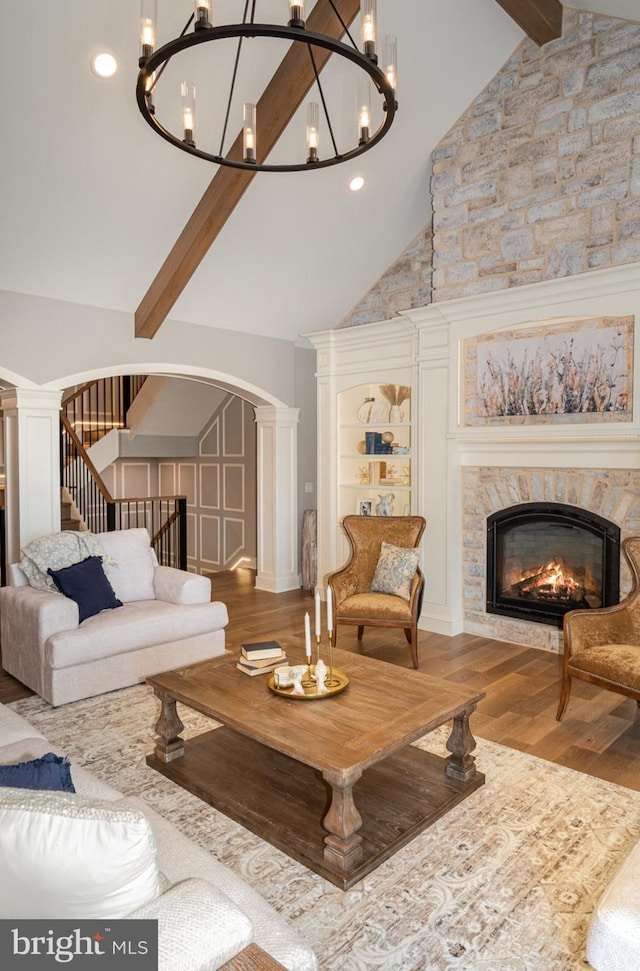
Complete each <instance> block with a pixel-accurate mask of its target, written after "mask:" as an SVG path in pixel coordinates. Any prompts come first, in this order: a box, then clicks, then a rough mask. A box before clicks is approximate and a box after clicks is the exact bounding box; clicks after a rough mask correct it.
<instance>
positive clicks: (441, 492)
mask: <svg viewBox="0 0 640 971" xmlns="http://www.w3.org/2000/svg"><path fill="white" fill-rule="evenodd" d="M602 317H633V318H634V319H635V320H637V321H640V263H632V264H627V265H624V266H618V267H613V268H607V269H604V270H593V271H591V272H589V273H586V274H581V275H579V276H573V277H565V278H562V279H558V280H550V281H545V282H543V283H537V284H531V285H527V286H521V287H517V288H513V289H510V290H501V291H494V292H491V293H487V294H485V295H479V296H478V295H476V296H474V297H469V298H462V299H458V300H452V301H447V302H443V303H439V304H432V305H429V306H427V307H420V308H416V309H411V310H405V311H402V312H401V314H400V318H401V319H398V318H394V319H392V320H389V321H385V322H382V323H378V324H371V325H363V326H361V327H353V328H349V329H348V331H338V332H335V331H334V332H327V334H326V342H327V344H328V346H331V350H332V356H331V360H330V361H329V358H328V356H327V355H326V354H324V353H323V350H324V347H323V344H324V343H325V342H324V341H323V339H322V337H323V336H325V335H319V334H318V335H314V337H315V338H316V340H315V341H314V343H316V346H317V347H318V349H319V376H320V375H324V377H325V378H326V377H330V375H331V374H333V375H336V376H337V375H340V374H341V373H342V374H344V373H345V370H350V369H351V368H352V367H353V366H354V365H355V364H356V362H357V361H358V360H359V359H360V360H362V359H363V358H364V359H366V360H367V361H369V362H371V355H372V352H375V351H377V352H378V353H379V359H378V360H379V366H380V367H381V368H384V362H385V359H386V357H387V354H388V356H389V360H390V361H391V362H392V363H391V368H392V369H393V366H394V364H396V363H397V362H396V361H395V360H393V358H394V355H393V354H389V353H388V352H389V350H390V346H389V343H388V338H389V335H390V334H391V333H393V329H394V325H395V328H396V335H397V341H398V344H397V347H396V351H398V350H400V348H402V358H403V364H404V365H405V366H408V367H409V368H411V369H412V371H413V373H414V374H415V375H416V377H415V385H414V387H413V394H412V400H413V402H414V407H413V408H412V416H414V421H415V439H414V441H415V453H416V454H415V459H414V475H415V478H416V481H415V483H414V489H415V492H416V496H417V501H416V511H417V512H419V513H421V514H422V515H424V516H425V517H426V519H427V529H426V532H425V536H424V539H423V543H422V545H423V570H424V572H425V577H426V585H425V599H424V604H423V610H422V616H421V619H420V627H421V628H422V629H424V630H430V631H435V632H438V633H443V634H449V635H454V634H457V633H460V632H462V631H464V630H474V631H476V632H478V631H479V628H478V626H477V625H476V624H473V623H471V622H470V620H469V618H470V616H473V615H472V613H470V610H469V598H470V597H474V596H475V597H476V601H477V600H478V589H477V588H476V589H475V590H473V589H471V590H470V589H469V584H468V582H467V580H466V579H465V577H466V576H467V575H468V562H469V560H470V558H471V557H472V554H471V553H470V550H469V548H468V546H465V543H468V541H469V540H468V536H467V533H466V532H465V525H464V524H465V516H467V515H468V512H466V511H465V510H466V506H467V504H468V497H467V496H465V490H467V492H468V481H467V480H465V476H466V475H467V474H468V472H469V471H470V470H486V469H489V470H490V469H494V470H497V471H498V472H499V476H500V482H505V481H510V482H511V488H512V491H513V490H514V486H513V481H512V480H511V478H510V472H513V473H514V474H515V473H518V474H520V476H521V478H522V477H524V478H526V476H527V473H529V478H531V477H532V476H533V478H534V479H535V488H536V489H538V491H539V488H548V489H553V490H556V489H557V490H558V491H559V492H560V494H562V492H563V489H564V485H563V481H564V480H566V481H567V482H569V483H571V488H572V490H573V491H574V492H575V490H576V485H575V476H576V474H582V475H583V476H586V477H588V482H589V483H592V482H593V481H597V480H598V470H603V472H604V473H606V475H604V476H603V478H607V482H608V484H609V486H610V487H611V488H612V489H613V490H614V491H615V490H616V489H617V490H618V491H620V490H619V489H618V485H617V479H618V478H619V479H620V480H621V481H622V480H623V479H624V477H625V475H626V476H627V480H628V478H629V475H631V476H633V475H634V471H635V470H638V482H637V483H636V482H635V479H634V487H633V488H630V487H628V486H627V492H628V493H629V495H627V496H626V498H623V499H622V500H620V501H619V502H618V501H617V500H616V502H618V504H617V505H616V506H615V508H616V509H618V510H620V515H622V514H623V512H622V511H624V510H627V511H629V515H631V511H632V507H633V503H632V501H631V498H630V497H631V496H632V495H633V494H635V488H636V485H637V484H640V354H639V353H636V354H635V355H634V375H633V387H634V389H635V393H636V396H638V398H637V400H636V402H635V404H634V406H633V413H632V418H631V420H628V421H620V422H618V421H611V422H602V421H600V422H594V423H589V422H587V423H584V424H577V423H570V422H566V423H565V422H553V421H551V422H549V423H546V424H545V423H537V422H531V423H529V424H520V425H511V424H506V423H505V424H504V425H500V424H492V425H490V426H481V425H473V426H465V425H464V424H463V420H462V416H463V414H464V404H465V402H464V400H463V397H462V396H463V393H464V380H463V378H464V375H463V374H462V361H463V354H462V350H463V342H464V341H465V340H467V339H469V338H474V337H478V336H480V335H482V334H487V333H491V332H495V331H502V330H513V329H524V328H527V327H544V326H546V325H547V324H549V325H551V324H557V323H558V322H560V321H563V322H566V321H571V320H585V319H590V318H602ZM383 334H384V338H385V340H386V341H387V344H386V346H385V347H384V348H383V347H382V345H381V343H380V340H379V339H380V337H381V336H382V335H383ZM336 338H338V339H336ZM342 343H344V345H345V353H344V360H343V355H342V353H341V344H342ZM409 348H411V349H412V350H413V351H414V354H415V356H414V357H413V358H412V359H411V360H409V359H408V358H407V351H408V349H409ZM356 366H357V365H356ZM390 380H392V379H390ZM328 405H329V402H328V401H326V400H319V423H320V427H319V440H320V441H322V442H324V443H325V445H330V444H331V442H334V443H335V429H332V428H331V422H332V421H335V410H334V409H332V408H331V407H325V406H328ZM324 457H325V459H326V457H327V456H326V454H325V456H324ZM329 465H330V463H329ZM319 468H320V469H322V468H323V465H322V464H321V463H320V462H319ZM536 470H540V474H538V472H537V471H536ZM553 470H558V471H557V473H556V472H554V471H553ZM563 470H564V471H563ZM545 471H546V474H545ZM614 472H615V476H613V478H612V473H614ZM616 476H617V478H616ZM514 481H515V480H514ZM540 482H543V483H544V485H543V486H540ZM550 483H551V484H550ZM332 485H333V483H332V481H331V479H330V477H329V478H328V480H327V482H326V483H325V484H324V488H323V489H322V490H321V491H322V492H323V493H324V494H325V495H328V494H330V492H331V489H332ZM523 488H524V489H525V491H526V488H527V486H526V485H524V486H523ZM603 488H604V485H603ZM616 495H617V493H616ZM611 501H613V500H611ZM507 504H508V501H507ZM319 520H320V522H322V509H321V507H320V505H319ZM327 521H328V520H327V519H326V517H325V522H327ZM631 521H632V522H635V520H631ZM620 525H621V527H622V528H623V532H624V523H621V524H620ZM473 556H475V557H476V562H475V563H474V565H475V568H476V571H477V572H478V571H480V570H481V568H482V551H476V552H475V553H474V554H473ZM465 564H466V566H465ZM340 565H341V564H340V563H329V562H325V563H324V564H323V569H324V571H326V572H329V571H331V570H333V569H336V568H337V567H339V566H340ZM465 569H466V570H467V573H466V574H465ZM529 626H530V627H532V628H537V627H540V626H541V625H537V624H534V625H529ZM521 631H522V628H520V629H519V630H516V631H515V633H514V634H513V637H511V638H510V637H509V636H508V635H507V636H505V639H515V640H520V642H522V643H533V644H538V645H539V646H548V645H547V644H546V643H541V641H540V638H537V637H536V636H533V637H532V639H531V640H530V641H527V640H526V637H523V635H522V632H521ZM534 633H535V632H534Z"/></svg>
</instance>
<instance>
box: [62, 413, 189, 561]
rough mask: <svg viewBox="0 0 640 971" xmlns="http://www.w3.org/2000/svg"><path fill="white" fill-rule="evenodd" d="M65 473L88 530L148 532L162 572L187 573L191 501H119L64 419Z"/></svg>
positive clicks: (156, 498)
mask: <svg viewBox="0 0 640 971" xmlns="http://www.w3.org/2000/svg"><path fill="white" fill-rule="evenodd" d="M60 426H61V427H60V432H61V434H60V450H61V451H60V469H61V478H62V485H63V486H65V488H66V489H67V491H68V493H69V496H70V497H71V499H72V500H73V502H74V504H75V506H76V509H77V510H78V513H79V514H80V516H81V518H82V520H83V522H84V523H85V525H86V527H87V529H89V530H90V531H91V532H92V533H103V532H108V531H110V530H113V529H131V528H133V527H135V526H144V527H146V529H147V530H148V531H149V535H150V536H151V545H152V546H153V548H154V550H155V553H156V556H157V558H158V562H159V563H160V564H161V565H162V566H175V567H178V569H181V570H186V568H187V499H186V496H144V497H141V498H135V499H114V498H113V496H112V495H111V493H110V492H109V490H108V489H107V487H106V485H105V484H104V482H103V481H102V479H101V477H100V474H99V472H98V471H97V469H96V467H95V466H94V464H93V462H92V461H91V459H90V457H89V455H88V454H87V451H86V449H85V447H84V445H83V443H82V442H81V441H80V438H79V436H78V435H77V433H76V431H75V429H74V427H73V425H72V424H71V422H70V420H69V419H68V418H67V416H66V415H65V413H64V411H62V412H61V413H60Z"/></svg>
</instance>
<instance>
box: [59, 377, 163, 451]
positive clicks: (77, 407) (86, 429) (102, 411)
mask: <svg viewBox="0 0 640 971" xmlns="http://www.w3.org/2000/svg"><path fill="white" fill-rule="evenodd" d="M145 381H146V375H144V374H132V375H119V376H115V377H111V378H100V379H99V380H98V381H87V382H86V384H81V385H80V386H79V387H77V388H74V390H73V391H71V392H70V393H69V394H68V395H66V396H65V397H64V398H63V399H62V408H63V411H64V413H65V415H66V416H67V418H68V419H69V422H70V423H71V425H72V426H73V429H74V431H76V432H77V433H78V435H79V438H80V439H81V441H82V442H83V443H84V445H85V446H86V447H88V448H91V446H92V445H95V443H96V442H98V441H100V439H101V438H103V437H104V436H105V435H106V434H107V432H110V431H111V430H112V429H113V428H125V427H126V424H127V411H128V410H129V408H130V407H131V402H132V401H133V399H134V398H135V396H136V395H137V393H138V391H139V390H140V388H141V387H142V385H143V384H144V382H145Z"/></svg>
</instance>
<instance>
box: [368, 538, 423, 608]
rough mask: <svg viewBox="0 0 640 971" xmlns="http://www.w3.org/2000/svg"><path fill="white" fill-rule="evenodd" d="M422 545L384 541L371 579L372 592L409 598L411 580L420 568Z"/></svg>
mask: <svg viewBox="0 0 640 971" xmlns="http://www.w3.org/2000/svg"><path fill="white" fill-rule="evenodd" d="M419 559H420V547H418V546H414V547H404V546H392V545H391V543H383V544H382V547H381V549H380V556H379V558H378V565H377V566H376V572H375V573H374V575H373V580H372V581H371V592H372V593H390V594H392V596H394V597H402V598H403V599H404V600H408V599H409V597H410V596H411V581H412V580H413V577H414V574H415V572H416V570H417V569H418V560H419Z"/></svg>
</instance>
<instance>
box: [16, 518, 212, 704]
mask: <svg viewBox="0 0 640 971" xmlns="http://www.w3.org/2000/svg"><path fill="white" fill-rule="evenodd" d="M74 536H76V537H77V539H76V540H74V539H73V537H74ZM47 539H48V538H43V540H47ZM51 539H52V540H54V541H55V542H58V541H60V543H61V545H62V546H63V547H64V553H65V554H66V555H67V557H68V556H69V555H71V557H73V553H71V554H69V552H68V551H69V548H71V549H73V544H74V543H77V544H79V545H78V550H79V552H78V553H77V560H78V561H80V560H82V559H83V558H84V556H85V555H86V553H87V551H89V552H90V551H91V550H93V549H99V550H101V551H102V552H103V553H104V557H103V566H104V572H105V573H106V575H107V579H108V580H109V583H110V585H111V587H112V588H113V592H114V593H115V596H116V598H117V599H118V600H119V601H121V603H122V606H118V607H117V609H110V610H104V611H103V612H101V613H97V614H95V615H94V616H90V617H88V618H87V619H86V620H83V621H82V623H80V620H79V608H78V604H77V603H76V602H75V601H74V600H72V599H69V598H68V597H66V596H64V595H63V594H62V593H60V592H58V591H56V590H55V587H53V586H52V587H50V588H47V589H35V588H34V587H33V586H32V585H31V583H34V582H41V584H42V585H44V583H45V580H44V579H42V577H40V580H38V574H40V575H41V574H42V569H40V570H37V569H35V568H34V562H33V561H32V559H30V558H29V557H25V556H23V559H22V561H21V562H22V564H23V567H24V569H23V568H22V567H21V566H20V564H16V563H14V564H11V565H10V566H9V569H8V583H9V585H8V586H6V587H3V588H1V589H0V643H1V650H2V666H3V667H4V668H5V670H6V671H8V672H9V674H12V675H13V676H14V677H15V678H17V679H18V680H19V681H21V682H22V683H23V684H25V685H27V687H29V688H31V689H32V690H33V691H35V692H36V693H37V694H39V695H40V696H41V697H43V698H45V699H46V700H47V701H48V702H50V704H52V705H64V704H67V703H68V702H71V701H77V700H78V699H79V698H88V697H90V696H91V695H97V694H102V693H103V692H105V691H112V690H114V689H116V688H124V687H127V686H128V685H131V684H135V683H137V682H141V681H144V679H145V678H146V677H147V676H148V675H150V674H158V673H160V672H161V671H168V670H170V669H171V668H177V667H182V666H184V665H187V664H195V663H196V662H198V661H204V660H207V659H208V658H211V657H215V656H217V655H218V654H223V653H224V645H225V634H224V628H225V626H226V625H227V623H228V621H229V618H228V615H227V608H226V606H225V605H224V604H223V603H219V602H212V601H211V581H210V580H209V578H208V577H203V576H198V575H196V574H193V573H187V572H186V571H182V570H176V569H173V568H172V567H165V566H158V562H157V559H156V557H155V554H154V552H153V550H152V548H151V541H150V538H149V533H148V532H147V530H146V529H137V528H136V529H126V530H114V531H113V532H108V533H97V534H95V535H94V534H89V536H88V537H87V536H86V535H85V538H83V534H74V533H70V534H65V533H60V534H55V536H54V537H52V538H51ZM89 540H91V544H93V545H91V544H90V543H89ZM55 542H54V547H55ZM33 545H34V546H37V547H38V549H39V552H40V565H41V567H42V563H41V560H42V557H43V556H45V558H46V550H48V549H49V548H50V547H49V546H48V545H47V543H46V542H42V541H39V545H38V544H33ZM28 549H29V548H27V550H26V551H23V553H26V552H27V551H28ZM43 549H44V550H45V553H43ZM34 556H35V554H34ZM51 556H53V549H52V552H51ZM58 562H60V561H58ZM65 562H66V561H65ZM25 570H27V572H28V573H29V574H30V575H31V581H30V580H29V578H28V577H27V573H25ZM34 572H35V574H36V576H35V579H34V576H33V574H34Z"/></svg>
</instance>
